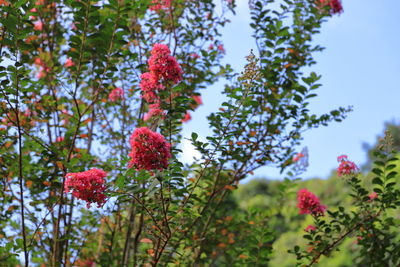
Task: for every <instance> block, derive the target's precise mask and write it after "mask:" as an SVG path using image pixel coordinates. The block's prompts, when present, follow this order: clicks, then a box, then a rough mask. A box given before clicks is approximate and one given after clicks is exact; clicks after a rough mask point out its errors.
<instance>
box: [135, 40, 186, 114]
mask: <svg viewBox="0 0 400 267" xmlns="http://www.w3.org/2000/svg"><path fill="white" fill-rule="evenodd" d="M148 64H149V72H145V73H143V74H142V75H141V76H140V78H141V79H142V80H141V82H140V84H139V86H140V89H141V90H142V97H143V98H144V99H145V100H146V102H147V103H149V104H153V105H152V106H150V110H149V112H148V113H147V114H146V115H145V119H146V120H148V119H150V118H151V117H152V116H155V115H161V114H163V113H164V112H163V111H162V110H161V109H160V103H161V100H160V97H159V95H158V93H159V92H160V91H162V90H164V89H165V87H164V85H163V84H167V85H171V84H172V85H174V84H177V83H179V82H180V81H181V80H182V69H181V66H180V65H179V63H178V62H177V61H176V59H175V58H174V57H173V56H171V51H170V50H169V48H168V46H166V45H164V44H155V45H154V46H153V49H152V50H151V56H150V58H149V61H148Z"/></svg>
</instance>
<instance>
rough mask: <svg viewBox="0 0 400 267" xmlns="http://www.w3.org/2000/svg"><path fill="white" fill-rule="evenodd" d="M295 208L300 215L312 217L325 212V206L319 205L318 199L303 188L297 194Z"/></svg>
mask: <svg viewBox="0 0 400 267" xmlns="http://www.w3.org/2000/svg"><path fill="white" fill-rule="evenodd" d="M297 207H298V208H299V210H300V214H312V215H314V216H320V215H324V213H325V210H326V206H324V205H321V203H320V202H319V199H318V197H317V196H316V195H314V194H313V193H311V192H309V191H308V190H307V189H305V188H304V189H301V190H299V192H297Z"/></svg>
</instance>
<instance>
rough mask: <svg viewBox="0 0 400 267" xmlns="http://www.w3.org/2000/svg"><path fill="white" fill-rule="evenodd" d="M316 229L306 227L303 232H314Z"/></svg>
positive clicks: (311, 226)
mask: <svg viewBox="0 0 400 267" xmlns="http://www.w3.org/2000/svg"><path fill="white" fill-rule="evenodd" d="M316 229H317V228H315V226H313V225H309V226H307V227H306V229H304V231H306V232H308V233H309V232H314V231H315V230H316Z"/></svg>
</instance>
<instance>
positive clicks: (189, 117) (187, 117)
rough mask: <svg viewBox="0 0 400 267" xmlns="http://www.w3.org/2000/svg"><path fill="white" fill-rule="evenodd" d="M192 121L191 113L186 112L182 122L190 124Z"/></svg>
mask: <svg viewBox="0 0 400 267" xmlns="http://www.w3.org/2000/svg"><path fill="white" fill-rule="evenodd" d="M191 119H192V116H190V113H189V112H186V114H185V117H183V119H182V122H188V121H190V120H191Z"/></svg>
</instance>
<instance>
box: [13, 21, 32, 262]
mask: <svg viewBox="0 0 400 267" xmlns="http://www.w3.org/2000/svg"><path fill="white" fill-rule="evenodd" d="M19 19H20V17H19V15H18V22H19ZM18 26H19V23H18ZM18 32H19V27H18ZM18 49H19V48H18V40H17V41H16V55H15V57H16V62H18ZM15 82H16V84H15V86H16V93H15V97H16V104H15V110H14V112H15V117H16V119H17V128H18V180H19V190H20V192H19V195H20V199H21V221H22V225H21V228H22V239H23V246H24V257H25V267H28V265H29V255H28V250H27V248H26V229H25V204H24V187H23V176H22V175H23V172H22V168H23V165H22V130H21V122H20V120H19V106H18V105H19V76H18V69H17V67H16V69H15Z"/></svg>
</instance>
